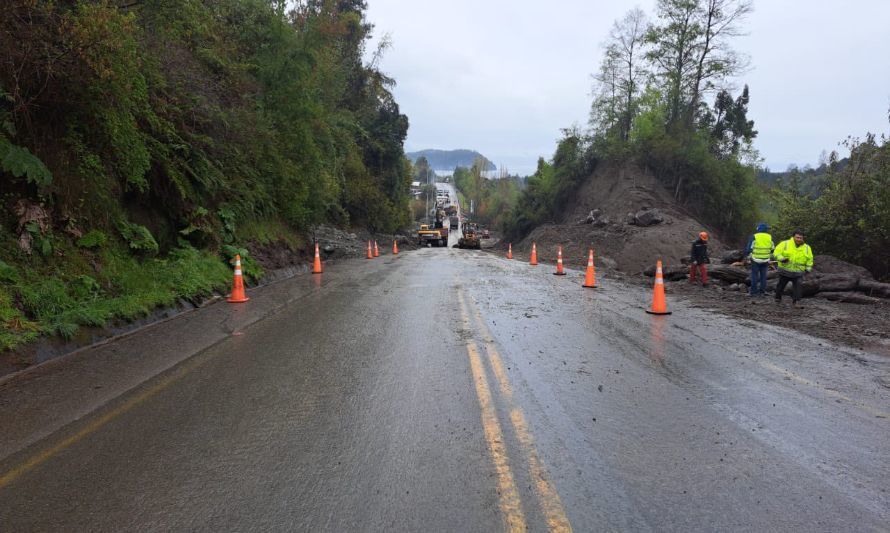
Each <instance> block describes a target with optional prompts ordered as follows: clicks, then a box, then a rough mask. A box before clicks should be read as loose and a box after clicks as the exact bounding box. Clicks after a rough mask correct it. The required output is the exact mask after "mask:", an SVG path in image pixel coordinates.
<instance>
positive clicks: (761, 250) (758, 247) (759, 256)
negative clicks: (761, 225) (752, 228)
mask: <svg viewBox="0 0 890 533" xmlns="http://www.w3.org/2000/svg"><path fill="white" fill-rule="evenodd" d="M773 248H774V246H773V238H772V236H771V235H770V234H769V233H755V234H754V243H753V244H752V245H751V259H754V260H758V261H759V262H761V263H762V262H765V261H769V257H770V254H771V253H772V251H773Z"/></svg>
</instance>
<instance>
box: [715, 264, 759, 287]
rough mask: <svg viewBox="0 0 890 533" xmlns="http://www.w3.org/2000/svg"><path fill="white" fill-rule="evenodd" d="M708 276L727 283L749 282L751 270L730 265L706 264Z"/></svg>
mask: <svg viewBox="0 0 890 533" xmlns="http://www.w3.org/2000/svg"><path fill="white" fill-rule="evenodd" d="M708 276H710V277H712V278H714V279H719V280H720V281H726V282H728V283H745V282H748V283H750V281H751V271H750V270H748V269H746V268H742V267H737V266H732V265H708Z"/></svg>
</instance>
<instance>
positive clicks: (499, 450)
mask: <svg viewBox="0 0 890 533" xmlns="http://www.w3.org/2000/svg"><path fill="white" fill-rule="evenodd" d="M467 354H468V355H469V357H470V368H471V369H472V371H473V382H474V383H475V384H476V397H477V398H478V400H479V406H480V407H481V408H482V428H483V430H484V431H485V440H486V442H487V443H488V450H489V451H490V452H491V459H492V461H493V462H494V467H495V471H496V472H497V475H498V495H499V496H500V508H501V513H502V514H503V516H504V519H505V520H506V522H507V528H508V529H509V530H510V531H526V530H527V529H528V526H527V525H526V523H525V516H524V515H523V513H522V502H521V500H520V499H519V491H517V490H516V482H515V481H514V480H513V473H512V472H511V471H510V464H509V462H508V458H507V447H506V445H505V443H504V434H503V432H502V431H501V425H500V423H498V417H497V413H496V412H495V409H494V404H493V403H492V401H491V390H490V389H489V388H488V379H487V378H486V377H485V370H483V368H482V360H481V359H480V357H479V352H478V351H477V350H476V346H474V345H473V344H472V343H468V344H467Z"/></svg>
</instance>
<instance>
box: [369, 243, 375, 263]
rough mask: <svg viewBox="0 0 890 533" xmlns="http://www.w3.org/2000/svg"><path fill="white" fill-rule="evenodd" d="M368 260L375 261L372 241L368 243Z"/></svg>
mask: <svg viewBox="0 0 890 533" xmlns="http://www.w3.org/2000/svg"><path fill="white" fill-rule="evenodd" d="M368 259H374V250H372V249H371V241H368Z"/></svg>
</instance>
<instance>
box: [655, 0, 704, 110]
mask: <svg viewBox="0 0 890 533" xmlns="http://www.w3.org/2000/svg"><path fill="white" fill-rule="evenodd" d="M699 12H700V6H699V0H658V7H657V13H658V17H659V19H660V20H661V24H660V25H655V26H653V27H652V28H650V30H649V32H648V33H647V35H646V41H647V42H648V44H649V45H650V48H649V50H648V52H647V53H646V57H647V58H648V59H649V60H650V61H651V62H652V64H653V67H654V68H655V70H656V73H657V74H658V75H659V78H660V79H661V81H662V83H663V84H664V93H665V96H666V99H667V121H668V124H675V123H676V122H677V121H678V119H679V118H680V117H681V115H682V114H683V111H684V107H685V103H686V102H688V101H689V100H690V98H689V88H690V80H691V79H692V78H693V76H694V74H695V72H696V67H697V65H698V59H699V57H698V54H697V47H698V45H699V42H700V39H701V36H702V34H703V30H702V27H701V24H700V22H699V21H700V17H699Z"/></svg>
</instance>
